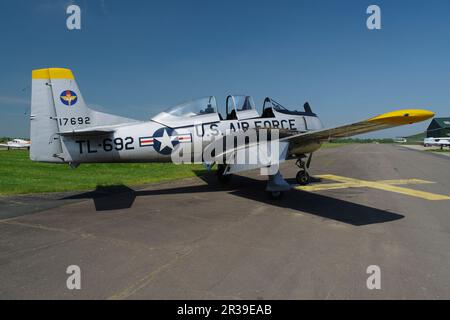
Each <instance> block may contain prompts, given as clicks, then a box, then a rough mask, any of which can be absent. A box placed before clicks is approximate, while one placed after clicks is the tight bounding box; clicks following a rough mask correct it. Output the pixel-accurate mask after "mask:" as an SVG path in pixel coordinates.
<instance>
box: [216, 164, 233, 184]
mask: <svg viewBox="0 0 450 320" xmlns="http://www.w3.org/2000/svg"><path fill="white" fill-rule="evenodd" d="M227 167H228V166H227V165H226V164H218V165H217V179H219V181H220V182H222V183H228V182H230V179H231V174H225V172H226V170H227Z"/></svg>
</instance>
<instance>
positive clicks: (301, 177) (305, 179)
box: [295, 170, 311, 186]
mask: <svg viewBox="0 0 450 320" xmlns="http://www.w3.org/2000/svg"><path fill="white" fill-rule="evenodd" d="M295 179H296V180H297V183H298V184H299V185H301V186H306V185H307V184H308V183H309V182H310V180H311V179H310V177H309V174H308V172H307V171H306V170H300V171H299V172H297V175H296V176H295Z"/></svg>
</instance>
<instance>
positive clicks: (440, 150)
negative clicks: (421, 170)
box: [425, 148, 450, 152]
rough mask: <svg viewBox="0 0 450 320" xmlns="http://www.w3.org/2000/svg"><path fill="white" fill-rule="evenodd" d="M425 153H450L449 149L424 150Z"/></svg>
mask: <svg viewBox="0 0 450 320" xmlns="http://www.w3.org/2000/svg"><path fill="white" fill-rule="evenodd" d="M425 151H428V152H450V149H445V148H444V149H428V150H425Z"/></svg>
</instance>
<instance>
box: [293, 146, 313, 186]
mask: <svg viewBox="0 0 450 320" xmlns="http://www.w3.org/2000/svg"><path fill="white" fill-rule="evenodd" d="M303 158H305V156H301V157H300V158H298V159H297V162H296V163H295V164H296V165H297V167H299V168H300V171H299V172H297V175H296V176H295V179H296V180H297V183H298V184H299V185H301V186H305V185H307V184H309V183H310V181H311V178H310V176H309V174H308V168H309V165H310V164H311V158H312V153H311V154H310V155H309V157H308V160H307V162H305V161H303Z"/></svg>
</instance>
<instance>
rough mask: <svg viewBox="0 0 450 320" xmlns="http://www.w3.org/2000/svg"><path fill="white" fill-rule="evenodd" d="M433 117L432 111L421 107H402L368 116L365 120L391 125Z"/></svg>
mask: <svg viewBox="0 0 450 320" xmlns="http://www.w3.org/2000/svg"><path fill="white" fill-rule="evenodd" d="M432 117H434V112H432V111H429V110H423V109H403V110H397V111H391V112H387V113H383V114H380V115H378V116H376V117H373V118H370V119H368V120H367V122H371V123H380V124H386V125H392V126H399V125H404V124H412V123H416V122H421V121H424V120H427V119H430V118H432Z"/></svg>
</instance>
